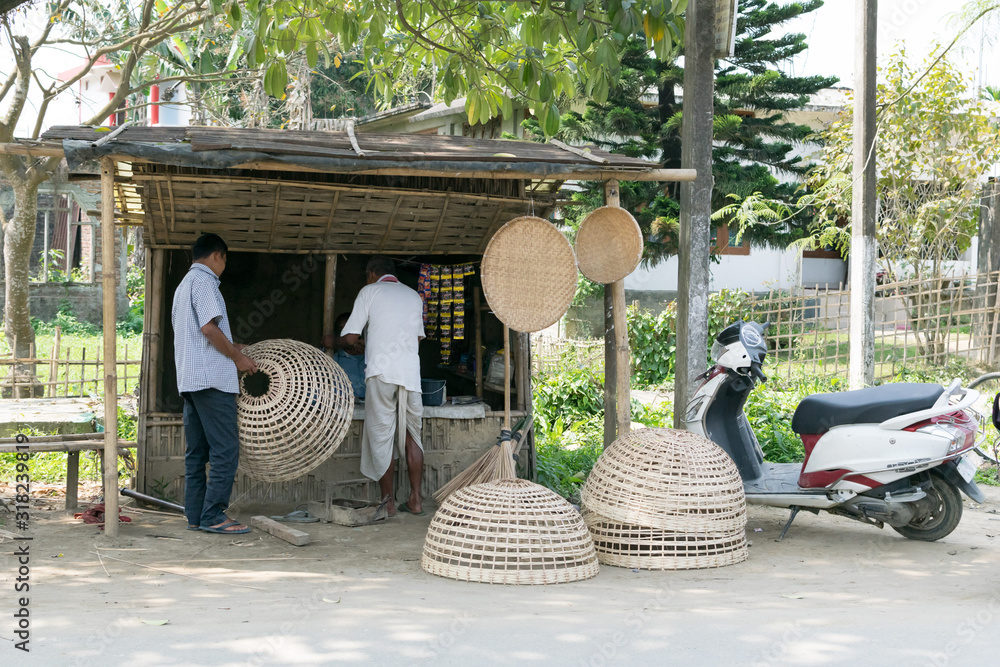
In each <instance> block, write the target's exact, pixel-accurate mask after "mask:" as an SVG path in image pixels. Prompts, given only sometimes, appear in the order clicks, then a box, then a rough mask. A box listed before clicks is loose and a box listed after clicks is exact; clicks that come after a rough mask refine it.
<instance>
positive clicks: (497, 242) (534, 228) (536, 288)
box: [481, 216, 577, 333]
mask: <svg viewBox="0 0 1000 667" xmlns="http://www.w3.org/2000/svg"><path fill="white" fill-rule="evenodd" d="M481 270H482V279H483V294H484V295H486V301H487V303H489V304H490V308H491V309H492V310H493V312H494V314H496V316H497V318H499V319H500V321H501V322H503V323H504V324H506V325H507V326H508V327H510V328H511V329H513V330H514V331H521V332H524V333H531V332H534V331H541V330H542V329H545V328H546V327H550V326H552V325H553V324H555V323H556V322H558V321H559V320H560V319H561V318H562V316H563V315H565V314H566V311H567V310H569V306H570V304H571V303H572V302H573V296H574V295H575V294H576V278H577V271H576V255H574V254H573V247H572V246H571V245H570V244H569V241H567V240H566V237H565V236H563V235H562V232H560V231H559V230H558V229H556V227H555V225H553V224H552V223H551V222H549V221H548V220H543V219H542V218H536V217H533V216H525V217H521V218H514V219H513V220H511V221H510V222H508V223H507V224H506V225H504V226H503V227H501V228H500V229H499V230H497V233H496V234H494V235H493V238H491V239H490V242H489V245H487V246H486V252H485V253H484V254H483V263H482V268H481Z"/></svg>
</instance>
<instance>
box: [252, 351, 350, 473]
mask: <svg viewBox="0 0 1000 667" xmlns="http://www.w3.org/2000/svg"><path fill="white" fill-rule="evenodd" d="M243 352H244V354H246V355H247V356H248V357H250V358H251V359H253V360H254V362H256V363H257V367H258V369H259V370H258V371H257V373H254V374H253V375H243V376H241V377H240V395H239V397H238V398H237V399H236V409H237V416H238V422H239V433H240V470H241V471H243V472H245V473H246V474H247V475H249V476H250V477H252V478H254V479H258V480H262V481H265V482H284V481H288V480H290V479H295V478H296V477H300V476H302V475H304V474H305V473H307V472H309V471H310V470H312V469H313V468H315V467H316V466H318V465H319V464H321V463H322V462H323V461H325V460H326V459H328V458H329V457H330V456H331V455H332V454H333V453H334V452H335V451H336V450H337V447H339V446H340V443H341V442H342V441H343V439H344V435H346V433H347V429H348V427H349V426H350V424H351V415H352V412H353V410H354V391H353V390H352V389H351V382H350V380H348V378H347V374H346V373H345V372H344V371H343V369H342V368H341V367H340V366H338V365H337V363H336V362H334V361H333V360H332V359H330V357H328V356H326V355H325V354H323V353H322V352H320V351H319V350H318V349H316V348H315V347H313V346H311V345H307V344H305V343H302V342H299V341H296V340H288V339H280V340H265V341H261V342H259V343H255V344H253V345H250V346H248V347H247V348H245V349H244V350H243Z"/></svg>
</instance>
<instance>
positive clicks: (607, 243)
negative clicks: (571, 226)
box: [574, 206, 642, 284]
mask: <svg viewBox="0 0 1000 667" xmlns="http://www.w3.org/2000/svg"><path fill="white" fill-rule="evenodd" d="M574 249H575V250H576V260H577V263H578V265H579V267H580V272H581V273H582V274H583V275H585V276H587V278H589V279H590V280H593V281H594V282H595V283H605V284H607V283H614V282H618V281H619V280H623V279H624V278H625V276H627V275H629V274H630V273H632V272H633V271H635V268H636V267H637V266H639V262H640V261H641V260H642V230H640V229H639V223H637V222H636V221H635V218H633V217H632V214H631V213H629V212H628V211H626V210H625V209H623V208H619V207H618V206H602V207H601V208H599V209H597V210H595V211H593V212H592V213H591V214H590V215H588V216H587V217H586V218H584V220H583V222H582V223H581V224H580V229H579V231H577V233H576V244H575V246H574Z"/></svg>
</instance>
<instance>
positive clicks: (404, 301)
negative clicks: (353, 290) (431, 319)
mask: <svg viewBox="0 0 1000 667" xmlns="http://www.w3.org/2000/svg"><path fill="white" fill-rule="evenodd" d="M365 327H367V329H368V330H367V332H365ZM361 333H364V337H365V363H366V364H367V369H366V370H365V379H366V380H367V379H368V378H371V377H381V379H382V381H383V382H388V383H390V384H398V385H400V386H402V387H405V388H406V390H407V391H420V357H419V355H418V343H419V341H420V339H421V338H423V337H424V302H423V301H422V300H421V299H420V295H419V294H417V293H416V292H415V291H414V290H412V289H410V288H409V287H407V286H406V285H404V284H402V283H400V282H396V279H395V278H394V277H393V276H382V277H381V278H380V279H379V281H378V282H376V283H372V284H371V285H366V286H364V287H362V288H361V291H360V292H358V298H357V299H355V301H354V310H353V311H351V317H350V319H348V320H347V324H345V325H344V330H343V332H341V335H342V336H346V335H347V334H359V335H360V334H361Z"/></svg>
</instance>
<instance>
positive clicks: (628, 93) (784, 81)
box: [525, 0, 836, 265]
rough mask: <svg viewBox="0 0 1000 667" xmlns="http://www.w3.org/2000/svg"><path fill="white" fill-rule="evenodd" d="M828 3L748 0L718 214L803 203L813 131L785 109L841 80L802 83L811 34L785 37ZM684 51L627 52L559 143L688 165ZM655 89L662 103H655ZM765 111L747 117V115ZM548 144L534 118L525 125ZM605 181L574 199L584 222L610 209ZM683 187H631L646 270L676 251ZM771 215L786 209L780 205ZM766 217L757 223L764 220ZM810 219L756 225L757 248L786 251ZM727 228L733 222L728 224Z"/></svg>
mask: <svg viewBox="0 0 1000 667" xmlns="http://www.w3.org/2000/svg"><path fill="white" fill-rule="evenodd" d="M822 4H823V3H822V2H821V1H820V0H809V1H807V2H787V3H782V4H779V3H776V2H770V1H768V0H744V1H742V2H740V3H739V16H738V20H737V36H736V52H735V55H734V56H733V57H731V58H727V59H724V60H720V61H718V62H717V65H716V95H715V117H714V122H713V132H714V135H715V147H714V150H713V168H712V172H713V176H714V177H715V187H714V191H713V192H714V201H713V206H714V208H716V209H720V208H723V207H725V206H727V205H729V204H732V201H731V200H729V199H727V197H728V196H729V195H733V196H734V197H736V198H737V200H738V201H743V200H746V199H751V200H752V199H753V198H754V197H758V198H759V200H760V201H768V202H777V203H778V204H780V205H784V206H787V205H789V204H791V203H793V202H794V201H795V199H796V195H795V192H796V190H797V187H798V180H799V178H800V176H801V174H802V173H804V171H805V169H806V167H807V165H806V164H804V163H803V161H802V158H800V157H797V156H796V155H795V153H794V151H793V148H794V146H795V145H796V144H798V143H801V142H803V141H804V140H805V139H806V137H807V136H808V135H809V133H810V130H809V128H808V127H806V126H803V125H797V124H795V123H792V122H789V121H788V120H787V118H786V116H785V112H787V111H789V110H792V109H798V108H801V107H802V106H803V105H804V104H805V103H806V102H807V101H808V99H809V96H810V95H812V94H813V93H815V92H817V91H818V90H821V89H822V88H825V87H828V86H830V85H833V84H834V83H835V82H836V79H834V78H831V77H818V76H817V77H794V76H788V75H786V74H785V73H784V72H785V71H787V70H788V67H787V63H788V62H789V61H790V60H791V59H792V58H794V57H795V56H796V55H798V54H800V53H801V52H803V51H804V50H805V49H806V42H805V36H804V35H801V34H783V33H782V26H783V25H784V24H786V23H787V22H788V21H791V20H793V19H795V18H797V17H799V16H802V15H804V14H808V13H810V12H812V11H815V10H816V9H818V8H819V7H820V6H822ZM680 55H682V54H681V51H680V50H678V51H677V52H675V54H674V55H673V57H671V58H668V59H666V60H662V59H659V58H654V57H652V56H651V54H650V53H649V49H648V48H647V47H646V45H645V44H643V43H642V42H641V40H635V41H630V42H628V43H626V44H625V45H624V47H623V48H622V49H621V52H620V56H621V69H622V74H621V77H620V78H619V79H618V83H617V84H616V85H614V86H612V88H611V90H610V93H609V95H608V99H607V101H604V100H600V99H591V100H589V101H588V103H587V109H586V110H585V111H584V112H583V113H582V114H581V113H576V112H570V113H568V114H566V115H565V116H563V122H562V128H561V130H560V133H559V138H560V139H563V140H565V141H570V142H589V143H593V144H596V145H597V146H599V147H601V148H603V149H605V150H609V151H611V152H613V153H620V154H623V155H628V156H630V157H641V158H646V159H652V160H657V161H660V162H662V163H663V165H664V167H667V168H677V167H680V166H681V128H682V125H683V113H682V108H681V104H680V101H679V100H678V98H677V95H676V89H677V88H678V87H680V86H682V85H683V79H684V71H683V68H682V67H680V66H679V65H678V62H677V58H678V57H679V56H680ZM652 91H655V93H654V94H655V99H656V104H655V105H650V104H649V101H650V99H649V98H650V93H651V92H652ZM747 109H752V110H754V111H755V113H754V114H753V115H752V116H751V115H746V113H745V112H746V110H747ZM525 124H526V126H527V127H528V128H529V129H532V130H533V131H534V132H535V133H537V134H538V135H539V137H540V136H541V135H542V134H543V132H541V131H540V130H539V129H538V127H537V125H536V124H534V122H533V121H525ZM601 190H602V186H601V184H597V183H595V184H587V190H586V191H585V192H582V193H574V195H573V198H574V199H575V200H577V201H579V202H581V204H583V205H582V206H581V207H579V210H577V211H575V212H574V214H576V215H585V214H586V213H587V212H589V211H590V210H592V209H593V208H595V207H597V206H600V205H601ZM679 198H680V189H679V187H677V186H671V187H670V188H668V190H667V191H666V192H664V190H663V187H662V186H661V185H659V184H655V183H624V182H623V183H621V205H622V206H623V207H625V208H626V209H628V210H629V211H631V212H633V214H634V215H635V216H636V220H637V221H638V223H639V226H640V227H641V228H642V230H643V235H644V238H645V239H646V244H645V252H644V263H645V264H647V265H655V264H656V263H658V262H660V261H662V260H663V259H664V258H666V257H668V256H671V255H673V254H676V252H677V242H678V234H679V205H678V202H679ZM771 208H773V209H775V210H777V208H776V207H775V206H771ZM763 220H764V218H763V216H761V215H758V217H757V221H758V222H762V221H763ZM808 221H809V220H808V213H807V212H805V213H803V212H795V213H794V214H792V213H791V211H789V214H788V215H784V216H782V220H781V222H780V223H777V222H776V221H773V220H772V221H770V224H757V225H748V226H747V227H746V230H745V233H746V235H747V238H748V239H749V241H750V243H751V244H753V245H768V246H780V247H784V246H786V245H787V244H788V243H790V242H792V241H794V240H796V239H798V238H800V237H801V236H802V235H803V233H804V228H805V227H806V225H807V224H808ZM717 222H719V223H722V222H728V220H726V219H725V218H724V217H722V218H718V219H717Z"/></svg>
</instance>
